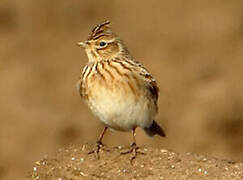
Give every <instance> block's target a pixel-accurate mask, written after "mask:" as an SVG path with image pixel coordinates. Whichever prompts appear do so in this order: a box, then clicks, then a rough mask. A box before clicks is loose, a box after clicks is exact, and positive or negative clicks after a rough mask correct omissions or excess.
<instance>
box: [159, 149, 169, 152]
mask: <svg viewBox="0 0 243 180" xmlns="http://www.w3.org/2000/svg"><path fill="white" fill-rule="evenodd" d="M160 152H161V153H167V152H168V151H167V150H166V149H161V150H160Z"/></svg>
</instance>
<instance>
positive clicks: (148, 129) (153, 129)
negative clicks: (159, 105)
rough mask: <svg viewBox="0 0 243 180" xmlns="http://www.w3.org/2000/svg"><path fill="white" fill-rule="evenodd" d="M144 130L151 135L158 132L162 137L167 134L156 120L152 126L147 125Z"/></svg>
mask: <svg viewBox="0 0 243 180" xmlns="http://www.w3.org/2000/svg"><path fill="white" fill-rule="evenodd" d="M144 130H145V132H146V133H147V134H148V135H149V136H154V135H156V134H158V135H159V136H162V137H165V136H166V134H165V132H164V130H163V129H162V128H161V127H160V126H159V125H158V124H157V123H156V122H155V121H153V123H152V124H151V126H150V127H145V128H144Z"/></svg>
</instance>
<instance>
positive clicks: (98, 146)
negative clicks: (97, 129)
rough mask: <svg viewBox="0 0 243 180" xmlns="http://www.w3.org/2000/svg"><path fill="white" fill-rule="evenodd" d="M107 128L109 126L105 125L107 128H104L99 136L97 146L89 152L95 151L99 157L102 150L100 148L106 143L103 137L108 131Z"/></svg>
mask: <svg viewBox="0 0 243 180" xmlns="http://www.w3.org/2000/svg"><path fill="white" fill-rule="evenodd" d="M107 129H108V127H105V128H104V129H103V131H102V133H101V134H100V137H99V139H98V141H96V145H95V148H94V149H93V150H92V151H90V152H89V153H88V154H93V153H95V155H96V157H97V159H99V158H100V156H99V152H100V149H101V148H102V147H103V146H104V144H103V143H102V139H103V137H104V135H105V132H106V130H107Z"/></svg>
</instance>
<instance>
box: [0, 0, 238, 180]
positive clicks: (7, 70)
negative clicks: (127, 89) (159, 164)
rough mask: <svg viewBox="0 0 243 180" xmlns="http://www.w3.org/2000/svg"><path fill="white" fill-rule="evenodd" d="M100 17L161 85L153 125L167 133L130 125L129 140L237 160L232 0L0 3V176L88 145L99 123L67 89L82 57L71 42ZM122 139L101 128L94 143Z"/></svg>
mask: <svg viewBox="0 0 243 180" xmlns="http://www.w3.org/2000/svg"><path fill="white" fill-rule="evenodd" d="M105 19H109V20H110V21H111V22H112V26H113V29H114V31H115V32H117V34H119V35H120V36H121V37H122V38H123V40H124V41H125V42H126V44H127V45H128V47H129V48H130V51H131V52H132V53H133V55H134V56H135V57H136V59H137V60H139V61H140V62H142V63H143V64H144V65H145V66H146V67H147V68H148V69H149V70H150V71H151V72H152V74H153V75H154V77H155V78H156V80H157V82H158V84H159V87H160V90H161V93H160V100H159V107H160V111H159V115H158V118H157V121H158V122H159V123H160V124H163V126H164V127H165V129H166V132H167V135H168V138H166V139H160V138H157V137H156V138H153V139H151V138H149V137H147V136H146V135H145V134H144V133H143V132H142V131H141V130H139V131H138V143H139V144H151V145H153V146H160V147H164V148H168V149H172V150H174V151H176V152H184V151H190V152H197V153H203V154H208V155H212V156H215V157H220V158H223V159H233V160H237V161H242V160H243V153H242V151H243V110H242V108H243V80H242V77H243V58H242V56H243V21H242V19H243V1H242V0H233V1H228V0H220V1H219V0H215V1H209V0H204V1H202V0H201V1H199V0H198V1H195V0H189V1H180V0H172V1H155V0H151V1H139V2H138V1H136V2H134V1H130V0H123V1H113V0H104V1H94V0H89V1H81V0H79V1H78V0H70V1H64V0H61V1H60V0H52V1H48V0H36V1H32V0H22V1H9V0H1V1H0V81H1V85H0V94H1V103H0V117H1V124H0V179H14V178H16V179H22V178H20V177H23V176H24V174H25V173H26V171H27V169H28V168H30V167H31V165H32V164H33V162H35V161H36V160H38V159H40V158H42V157H44V155H45V154H51V153H53V152H56V151H57V150H58V148H60V147H63V146H66V145H68V144H70V143H85V142H90V143H92V142H95V141H96V139H97V136H98V134H99V133H100V131H101V129H102V126H101V124H100V122H99V121H97V120H96V119H95V118H94V117H93V115H92V114H91V112H90V111H89V109H88V108H87V107H86V106H85V105H84V103H83V102H81V100H80V97H79V95H78V93H77V92H76V86H75V85H76V81H77V80H78V78H79V76H80V71H81V70H80V69H81V67H82V66H83V65H84V64H85V63H86V62H87V57H86V55H85V53H84V51H83V50H82V49H79V48H78V47H77V46H76V45H75V43H76V41H79V40H84V39H86V38H87V35H88V33H89V32H90V30H91V28H92V27H93V26H94V25H96V24H97V23H99V22H101V21H103V20H105ZM130 136H131V134H130V133H120V132H116V133H113V132H110V133H109V134H107V136H106V137H105V139H104V142H105V143H106V144H108V145H109V146H112V145H128V144H129V143H130ZM121 137H122V138H121Z"/></svg>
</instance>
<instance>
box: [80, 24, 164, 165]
mask: <svg viewBox="0 0 243 180" xmlns="http://www.w3.org/2000/svg"><path fill="white" fill-rule="evenodd" d="M110 24H111V23H110V21H104V22H102V23H100V24H98V25H96V26H95V27H94V28H93V29H92V31H91V33H90V34H89V35H88V38H87V40H86V41H84V42H78V43H77V45H78V46H80V47H82V48H84V50H85V52H86V55H87V57H88V62H87V64H86V65H85V66H84V67H83V70H82V73H81V76H80V78H79V80H78V83H77V89H78V93H79V94H80V96H81V99H83V100H84V101H85V102H86V103H87V104H88V106H89V108H90V109H91V111H92V112H93V114H94V115H95V116H96V117H98V119H99V120H100V121H101V122H102V123H103V124H104V130H103V131H102V133H101V134H100V136H99V139H98V141H97V142H96V146H95V148H94V150H93V151H91V152H90V153H89V154H92V153H95V154H96V155H97V158H99V152H100V150H101V148H102V147H103V145H104V144H103V142H102V139H103V137H104V134H105V133H106V131H107V129H111V130H117V131H132V137H133V140H132V143H131V146H130V150H129V151H127V152H122V153H121V154H127V153H133V156H132V158H131V161H132V160H134V159H135V158H136V156H137V154H139V152H140V151H139V147H138V146H137V144H136V139H135V135H136V131H135V130H136V128H137V127H139V128H142V129H143V130H144V131H145V133H146V134H147V135H149V136H154V135H159V136H161V137H166V134H165V131H164V130H163V128H161V127H160V125H159V124H158V123H157V122H156V121H155V116H156V114H157V113H158V97H159V88H158V85H157V83H156V81H155V79H154V78H153V77H152V75H151V74H150V73H149V71H148V70H147V69H146V68H145V67H144V66H143V65H142V64H141V63H140V62H138V61H136V60H135V59H134V57H133V56H132V55H131V53H130V52H129V50H128V48H127V46H126V45H125V43H124V42H123V41H122V39H121V38H120V37H119V36H118V35H117V34H116V33H114V32H113V31H112V29H111V25H110Z"/></svg>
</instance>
